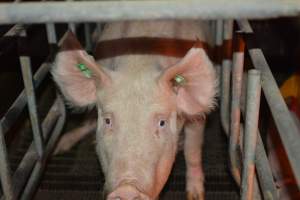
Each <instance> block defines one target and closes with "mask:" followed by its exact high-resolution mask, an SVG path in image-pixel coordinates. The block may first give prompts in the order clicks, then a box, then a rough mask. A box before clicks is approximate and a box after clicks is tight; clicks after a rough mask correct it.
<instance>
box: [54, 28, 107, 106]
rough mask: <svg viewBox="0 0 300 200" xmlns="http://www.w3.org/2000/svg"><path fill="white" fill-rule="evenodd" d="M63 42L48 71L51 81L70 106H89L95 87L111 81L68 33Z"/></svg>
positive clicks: (94, 96)
mask: <svg viewBox="0 0 300 200" xmlns="http://www.w3.org/2000/svg"><path fill="white" fill-rule="evenodd" d="M63 41H64V42H63V43H62V47H61V51H60V52H59V53H58V54H57V56H56V59H55V63H54V65H53V68H52V75H53V77H54V80H55V82H56V83H57V85H58V86H59V87H60V89H61V91H62V93H63V94H64V96H65V98H66V99H67V100H68V102H69V103H71V105H73V106H77V107H85V106H89V105H92V104H94V103H95V101H96V89H97V87H103V86H105V85H107V84H109V82H110V80H111V79H110V77H109V75H108V74H107V73H106V72H105V71H104V70H103V69H102V68H101V67H100V66H99V65H98V64H97V63H96V62H95V60H94V59H93V58H92V57H91V56H90V55H88V54H87V53H86V51H84V50H83V48H82V47H81V45H80V43H79V41H78V40H77V38H76V37H75V36H74V35H73V34H72V33H71V32H68V33H67V34H66V36H65V38H64V40H63Z"/></svg>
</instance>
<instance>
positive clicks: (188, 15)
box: [0, 0, 300, 200]
mask: <svg viewBox="0 0 300 200" xmlns="http://www.w3.org/2000/svg"><path fill="white" fill-rule="evenodd" d="M45 10H47V12H45ZM62 10H63V12H62ZM33 11H34V12H33ZM133 11H134V12H133ZM45 13H47V14H45ZM87 13H88V14H87ZM299 14H300V2H299V1H298V0H285V1H282V0H266V1H263V2H262V1H260V0H251V1H241V0H232V1H227V0H214V1H207V0H201V1H97V2H91V1H88V2H86V1H83V2H70V1H67V2H43V3H41V2H26V3H0V24H13V23H46V30H47V36H48V42H49V44H50V45H56V44H57V45H58V46H60V44H61V42H62V40H60V41H59V42H58V43H57V38H56V30H55V26H54V23H58V22H66V23H69V27H70V28H72V29H75V28H76V26H75V25H74V24H73V23H75V22H76V23H80V22H102V21H115V20H131V19H143V20H147V19H179V18H180V19H182V18H184V19H198V18H202V19H217V20H216V21H215V29H216V41H215V45H216V47H217V48H216V49H218V50H217V51H216V54H217V62H216V65H217V66H218V68H219V69H220V74H221V77H220V94H221V95H220V96H221V97H220V117H221V123H222V126H223V129H224V132H225V133H226V135H227V136H228V139H229V150H228V151H229V155H230V169H231V172H232V175H233V177H234V178H235V181H236V182H237V184H238V185H239V186H240V187H241V197H242V199H253V198H254V199H270V200H271V199H278V196H277V189H276V186H275V183H274V180H273V176H272V172H271V169H270V166H269V162H268V158H267V155H266V151H265V148H264V145H263V142H262V139H261V136H260V133H259V131H258V125H257V123H258V111H259V104H260V88H261V87H262V91H263V92H264V95H265V97H266V99H267V101H268V104H269V106H270V109H271V112H272V116H273V118H274V120H275V123H276V126H277V128H278V131H279V134H280V136H281V140H282V142H283V145H284V148H285V149H286V152H287V155H288V158H289V161H290V163H291V166H292V169H293V172H294V174H295V177H296V180H297V184H298V187H299V186H300V154H299V153H298V151H299V149H300V141H295V140H293V138H294V136H295V135H296V134H297V131H298V130H297V127H296V125H295V124H294V122H293V120H292V118H291V116H290V114H289V110H288V108H287V106H286V104H285V102H284V100H283V98H282V96H281V95H280V92H279V89H278V86H277V85H276V82H275V80H274V78H273V75H272V73H271V71H270V69H269V66H268V64H267V62H266V60H265V58H264V56H263V53H262V51H261V50H260V49H257V48H251V47H249V46H248V45H247V44H248V39H247V37H245V35H246V34H248V35H249V34H252V33H253V31H252V29H251V26H250V24H249V23H248V21H246V20H237V21H236V22H237V24H238V27H239V30H238V32H233V20H232V19H233V18H251V19H254V18H270V17H278V16H295V15H299ZM224 19H226V20H224ZM98 27H99V26H98ZM84 29H85V41H86V46H87V48H89V49H90V48H91V39H90V34H89V32H90V27H89V25H88V24H85V26H84ZM25 33H26V32H25V30H24V27H23V26H21V25H15V26H14V27H13V28H11V29H10V30H9V31H8V32H7V33H6V34H5V35H4V36H3V37H6V36H11V35H19V36H21V37H26V34H25ZM246 50H248V53H249V55H250V57H251V59H252V62H253V64H254V67H255V69H253V70H250V71H249V72H248V81H247V91H246V94H247V99H248V101H247V103H246V106H245V107H241V100H242V94H243V87H242V84H243V73H244V67H243V62H244V55H245V53H247V52H246ZM20 62H21V68H22V72H23V79H24V83H25V89H24V90H23V91H22V92H21V93H20V95H19V96H18V98H17V99H16V100H15V102H14V103H13V104H12V106H11V107H10V108H9V109H8V111H7V112H6V114H5V115H4V116H3V117H2V118H1V121H0V175H1V185H2V189H3V194H4V195H3V197H2V199H3V198H5V199H24V200H25V199H29V198H30V197H31V196H32V194H33V192H34V190H35V188H36V187H37V185H38V180H39V177H40V176H41V173H42V172H43V170H44V168H45V166H46V161H47V158H48V157H49V156H50V152H51V150H52V149H53V148H54V144H55V142H56V140H57V139H58V137H59V134H60V132H61V130H62V127H63V125H64V123H65V117H66V111H65V107H64V104H63V101H62V100H61V98H60V97H59V96H57V99H56V100H55V101H54V103H53V105H52V107H51V108H50V110H49V112H48V114H47V116H46V118H45V119H44V121H43V122H42V123H41V122H40V121H39V117H38V114H37V110H36V100H35V92H34V91H35V89H36V88H37V87H39V85H40V84H41V82H42V81H43V80H44V79H45V77H46V75H47V74H48V72H49V69H50V66H51V64H50V63H48V62H44V63H43V64H42V65H41V66H40V67H39V69H38V70H37V71H36V73H35V75H34V76H32V72H31V63H30V59H29V57H28V56H24V55H20ZM249 99H250V100H249ZM26 104H27V105H28V109H29V111H30V117H31V123H32V127H33V135H34V137H33V143H32V144H31V145H30V147H29V149H28V151H27V152H26V154H25V156H24V157H23V159H22V161H21V163H20V165H19V166H18V168H17V170H16V171H15V173H14V174H13V175H11V172H10V166H9V162H8V160H7V150H6V144H5V140H4V135H5V133H6V132H7V131H8V130H9V129H10V128H11V127H12V125H13V123H14V122H15V121H16V119H17V118H18V117H19V116H20V114H21V112H22V111H23V110H24V108H25V105H26ZM241 116H244V119H245V120H244V124H243V123H242V122H241ZM53 127H54V128H53ZM50 130H52V131H50ZM242 163H243V165H242ZM254 166H255V167H256V171H257V175H256V174H255V171H254V168H255V167H254ZM259 188H261V190H260V189H259Z"/></svg>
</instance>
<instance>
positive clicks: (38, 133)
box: [20, 32, 44, 158]
mask: <svg viewBox="0 0 300 200" xmlns="http://www.w3.org/2000/svg"><path fill="white" fill-rule="evenodd" d="M23 36H26V33H25V32H23ZM20 63H21V70H22V76H23V81H24V86H25V93H26V96H27V105H28V110H29V115H30V120H31V125H32V131H33V139H34V143H35V147H36V150H37V153H38V155H39V157H40V158H41V157H42V155H43V151H44V138H43V134H42V130H41V126H40V123H39V118H38V114H37V108H36V99H35V92H34V87H33V79H32V72H31V63H30V58H29V57H28V56H20Z"/></svg>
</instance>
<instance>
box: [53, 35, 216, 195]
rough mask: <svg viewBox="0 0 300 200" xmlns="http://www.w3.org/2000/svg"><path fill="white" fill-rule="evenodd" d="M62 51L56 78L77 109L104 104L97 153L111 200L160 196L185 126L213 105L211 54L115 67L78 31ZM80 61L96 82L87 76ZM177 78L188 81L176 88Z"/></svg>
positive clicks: (133, 59) (126, 60) (123, 61)
mask: <svg viewBox="0 0 300 200" xmlns="http://www.w3.org/2000/svg"><path fill="white" fill-rule="evenodd" d="M63 46H64V47H63V51H61V52H60V53H59V54H58V55H57V58H56V61H55V65H54V67H53V70H52V74H53V77H54V80H55V81H56V83H57V84H58V86H59V87H60V89H61V91H62V93H63V94H64V96H65V98H66V99H67V100H68V102H70V103H71V104H72V105H75V106H78V107H88V106H93V105H96V106H97V110H98V119H97V134H96V150H97V153H98V155H99V159H100V161H101V166H102V169H103V172H104V174H105V180H106V183H105V193H106V198H107V199H108V200H148V199H156V198H157V197H158V196H159V193H160V191H161V190H162V188H163V186H164V184H165V183H166V181H167V179H168V176H169V174H170V171H171V168H172V165H173V162H174V159H175V155H176V151H177V143H178V138H179V133H180V132H181V129H182V128H183V126H184V124H185V123H187V122H190V121H191V120H192V121H195V122H196V121H197V118H199V116H200V118H201V116H203V114H204V113H206V112H208V111H209V110H210V109H211V108H212V106H213V104H214V96H215V80H216V77H215V71H214V69H213V67H212V64H211V62H210V61H209V59H208V57H207V55H206V53H205V52H204V50H203V49H198V48H192V49H191V50H190V51H189V52H188V53H187V54H186V56H185V57H184V58H182V59H180V60H178V61H177V62H176V63H175V64H172V65H171V66H167V67H161V66H160V62H158V59H155V58H156V57H155V56H151V57H150V56H145V55H143V56H142V55H134V56H124V57H122V56H121V57H119V58H116V60H115V62H114V63H115V65H117V69H115V70H111V69H109V68H108V67H106V66H101V64H99V63H97V62H96V61H94V60H93V59H92V58H91V57H90V56H89V55H87V53H86V52H85V51H84V50H82V48H81V47H80V45H79V43H78V41H76V38H74V36H72V35H71V34H70V35H69V36H67V38H66V40H65V42H64V44H63ZM78 63H83V64H85V65H86V66H87V67H88V68H89V69H90V70H91V71H92V77H86V76H84V74H83V73H82V72H81V71H80V70H79V69H78V68H77V67H76V65H77V64H78ZM177 74H180V75H181V76H183V77H185V79H186V83H185V85H176V84H174V81H173V79H174V77H175V76H176V75H177ZM197 155H198V154H197ZM197 162H198V161H197ZM191 171H192V170H191ZM201 172H202V171H201ZM201 172H198V171H197V172H196V174H200V175H201ZM200 175H199V176H200ZM201 181H203V180H202V179H201ZM191 184H192V183H191ZM201 184H202V182H201ZM199 199H200V198H199Z"/></svg>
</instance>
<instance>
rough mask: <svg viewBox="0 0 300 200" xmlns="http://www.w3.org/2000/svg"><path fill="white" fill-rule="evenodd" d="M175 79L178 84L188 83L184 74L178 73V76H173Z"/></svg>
mask: <svg viewBox="0 0 300 200" xmlns="http://www.w3.org/2000/svg"><path fill="white" fill-rule="evenodd" d="M173 81H174V82H175V84H176V85H180V86H182V85H184V84H185V83H186V80H185V78H184V77H183V76H181V75H179V74H176V76H175V77H174V78H173Z"/></svg>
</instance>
